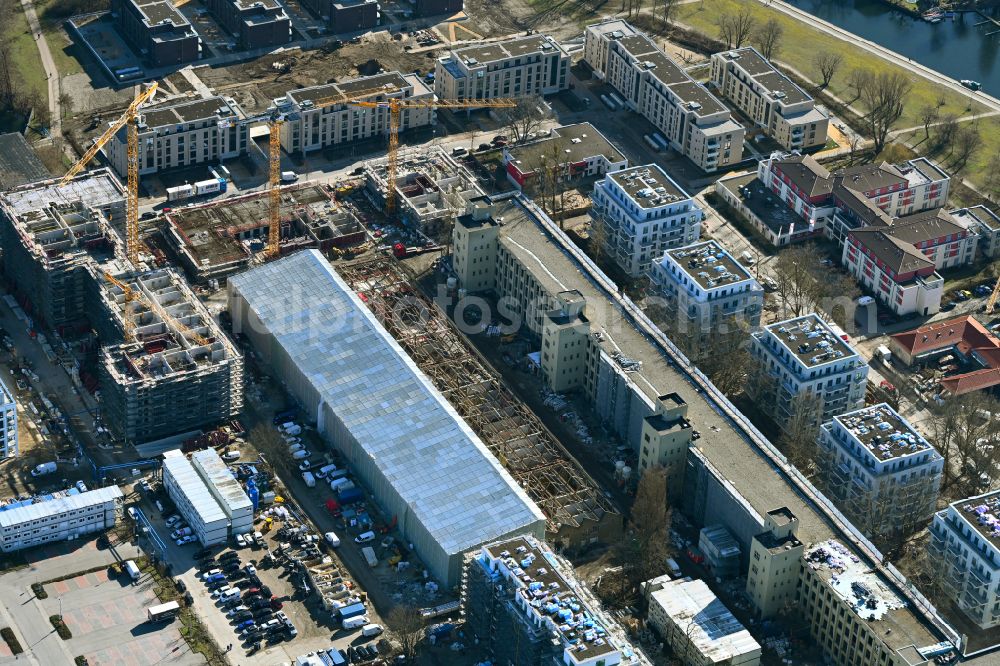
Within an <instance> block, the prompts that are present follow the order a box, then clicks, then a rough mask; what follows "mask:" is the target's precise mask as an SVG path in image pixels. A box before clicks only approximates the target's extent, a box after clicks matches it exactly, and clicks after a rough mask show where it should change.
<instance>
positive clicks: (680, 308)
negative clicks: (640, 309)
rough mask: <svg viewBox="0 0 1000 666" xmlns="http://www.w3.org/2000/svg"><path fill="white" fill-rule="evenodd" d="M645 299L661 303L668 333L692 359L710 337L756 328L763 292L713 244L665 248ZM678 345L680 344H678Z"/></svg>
mask: <svg viewBox="0 0 1000 666" xmlns="http://www.w3.org/2000/svg"><path fill="white" fill-rule="evenodd" d="M649 279H650V288H649V291H650V294H649V296H650V298H659V299H661V304H662V306H663V308H664V315H665V317H666V319H667V330H668V331H671V332H673V331H674V330H676V333H677V335H678V337H679V338H680V339H681V340H686V341H689V344H686V345H681V346H682V347H685V346H687V347H688V348H689V351H690V352H691V353H692V354H693V355H695V356H697V355H698V354H699V352H702V351H709V349H706V347H709V346H710V345H711V341H712V339H713V337H715V336H716V335H722V334H727V333H734V332H738V331H751V330H755V329H756V328H757V327H758V326H760V316H761V313H762V312H763V309H764V289H763V287H761V286H760V283H758V282H757V280H755V279H754V278H753V276H751V275H750V272H749V271H747V269H746V268H744V267H743V266H741V265H740V263H739V262H738V261H736V260H735V259H734V258H733V257H732V255H731V254H729V253H728V252H727V251H726V250H725V249H723V248H722V246H721V245H719V244H718V243H717V242H715V241H714V240H710V241H705V242H703V243H695V244H694V245H688V246H685V247H681V248H677V249H674V250H667V251H666V252H664V253H663V257H662V258H661V259H660V260H659V261H654V262H653V264H652V267H651V268H650V271H649ZM678 344H680V342H678Z"/></svg>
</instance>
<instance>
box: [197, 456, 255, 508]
mask: <svg viewBox="0 0 1000 666" xmlns="http://www.w3.org/2000/svg"><path fill="white" fill-rule="evenodd" d="M191 462H192V464H194V463H197V465H199V466H200V467H201V469H202V471H203V472H204V473H205V475H206V476H207V477H208V478H207V479H206V480H207V481H208V482H209V483H210V484H212V485H213V486H215V489H216V491H218V493H219V494H218V497H221V498H222V502H223V503H224V504H223V506H222V510H223V511H225V512H226V514H227V515H229V516H232V515H234V514H239V513H252V511H253V502H251V501H250V497H248V496H247V494H246V492H245V491H244V490H243V486H242V485H241V484H240V482H239V481H237V480H236V477H235V476H233V473H232V472H231V471H230V469H229V466H228V465H226V463H225V462H224V461H223V460H222V458H220V457H219V454H218V453H216V452H215V449H205V450H203V451H195V452H194V453H192V454H191Z"/></svg>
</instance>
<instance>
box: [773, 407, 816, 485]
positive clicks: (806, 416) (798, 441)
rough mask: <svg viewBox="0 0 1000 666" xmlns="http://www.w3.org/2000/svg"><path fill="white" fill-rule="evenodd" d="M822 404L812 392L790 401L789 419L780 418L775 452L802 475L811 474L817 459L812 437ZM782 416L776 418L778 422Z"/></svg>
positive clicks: (814, 434) (814, 438) (814, 440)
mask: <svg viewBox="0 0 1000 666" xmlns="http://www.w3.org/2000/svg"><path fill="white" fill-rule="evenodd" d="M822 408H823V404H822V402H821V400H820V399H819V397H818V396H816V395H815V394H814V393H811V392H806V393H800V394H798V395H797V396H795V397H794V398H793V399H792V401H791V407H790V416H789V417H788V418H787V419H784V423H783V428H782V431H781V436H779V437H778V440H777V442H776V443H775V444H776V445H777V447H778V449H780V450H781V452H782V453H784V454H785V456H786V457H787V458H788V460H789V462H791V463H792V464H793V465H795V467H796V469H798V470H799V471H800V472H802V473H803V474H811V473H812V471H813V469H814V467H815V465H816V457H817V444H816V435H817V433H818V432H819V425H820V424H819V421H820V416H821V413H822ZM781 417H782V415H778V418H779V419H781Z"/></svg>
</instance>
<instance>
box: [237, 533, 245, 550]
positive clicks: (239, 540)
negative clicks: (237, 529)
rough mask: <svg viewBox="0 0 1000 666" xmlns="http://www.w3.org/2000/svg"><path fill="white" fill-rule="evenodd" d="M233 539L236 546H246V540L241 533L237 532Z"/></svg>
mask: <svg viewBox="0 0 1000 666" xmlns="http://www.w3.org/2000/svg"><path fill="white" fill-rule="evenodd" d="M235 539H236V547H237V548H246V547H247V540H246V539H245V538H244V537H243V535H242V534H237V535H236V537H235Z"/></svg>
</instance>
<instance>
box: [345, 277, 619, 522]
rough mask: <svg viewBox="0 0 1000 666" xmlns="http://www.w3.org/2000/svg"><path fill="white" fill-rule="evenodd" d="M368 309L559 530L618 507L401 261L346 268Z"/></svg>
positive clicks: (611, 512) (603, 515)
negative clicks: (417, 284) (414, 282)
mask: <svg viewBox="0 0 1000 666" xmlns="http://www.w3.org/2000/svg"><path fill="white" fill-rule="evenodd" d="M337 270H338V272H339V273H340V274H341V276H342V277H343V278H344V279H345V280H346V281H347V283H348V284H350V285H351V288H352V289H354V290H355V291H357V292H358V293H359V294H362V295H363V299H364V300H365V302H366V304H367V305H368V307H369V308H370V309H371V310H372V312H373V313H374V314H375V316H376V317H377V318H378V320H379V321H380V322H381V323H382V325H383V326H385V327H386V329H387V330H388V331H389V332H390V333H391V334H392V336H393V337H394V338H395V339H396V340H397V341H398V342H399V344H400V345H401V346H402V347H403V349H405V350H406V352H407V353H408V354H409V355H410V357H411V358H413V360H414V362H416V364H417V365H418V366H419V367H420V369H421V370H422V371H423V372H424V373H426V374H427V376H428V377H430V379H431V381H432V382H433V383H434V385H435V386H436V387H437V389H438V390H439V391H441V393H442V394H444V396H445V397H446V398H447V399H448V402H449V403H450V404H451V405H452V406H453V407H454V408H455V410H456V411H457V412H458V413H459V414H460V415H461V416H462V418H464V419H465V421H466V422H467V423H468V424H469V426H470V427H471V428H472V429H473V430H474V431H475V432H476V434H477V435H479V437H480V438H481V439H482V440H483V443H484V444H486V446H487V447H488V448H489V449H490V451H491V452H492V453H493V455H495V456H496V457H497V458H498V459H499V461H500V463H501V464H502V465H503V466H504V467H505V468H506V469H507V471H508V472H509V473H510V474H511V476H512V477H513V478H514V479H515V480H516V481H517V482H518V484H519V485H520V486H521V487H522V488H524V490H525V492H527V493H528V496H529V497H531V499H532V500H534V501H535V502H536V503H537V504H538V506H539V507H540V508H541V509H542V511H543V512H544V513H545V516H546V520H547V529H548V531H549V532H550V533H553V534H556V533H559V532H560V530H561V529H562V528H563V527H569V528H570V530H577V529H580V528H584V529H585V528H586V527H589V526H590V525H588V521H592V523H591V525H593V524H600V523H601V522H602V521H604V520H605V519H606V517H609V516H617V515H618V512H617V511H616V509H615V508H614V507H613V506H612V505H611V503H610V502H609V501H608V500H607V498H605V497H604V495H603V494H602V492H601V490H600V488H598V486H597V484H596V483H595V482H594V481H593V480H592V479H591V478H590V477H589V476H588V475H587V473H586V472H585V471H584V470H583V469H582V468H581V467H580V466H579V464H578V463H577V462H576V461H575V460H573V459H572V458H571V457H570V455H569V453H568V452H567V451H566V450H565V449H564V448H563V447H562V446H561V445H560V444H559V443H558V442H557V441H556V440H555V439H554V438H553V437H552V435H551V434H549V432H548V431H547V430H546V429H545V427H544V425H543V424H542V422H541V421H540V420H539V418H538V417H537V416H536V415H535V414H534V413H533V412H532V411H531V410H530V409H528V407H527V406H526V405H525V404H524V403H523V402H521V401H520V400H519V399H518V398H517V397H516V396H515V395H514V394H513V393H511V391H510V390H509V389H507V388H506V387H505V386H504V385H503V383H502V382H501V380H500V379H499V378H498V377H497V376H496V375H495V373H494V372H493V371H492V370H491V369H490V368H489V367H488V366H487V365H486V364H485V363H484V362H483V361H482V360H480V359H479V358H478V357H477V356H476V355H475V354H474V352H473V351H472V349H470V347H469V346H468V345H467V344H466V343H465V342H464V341H463V340H462V339H461V337H459V335H458V333H457V332H456V331H455V330H454V329H453V328H452V326H451V324H450V322H448V321H447V318H446V317H445V315H444V314H442V313H441V311H440V310H438V309H437V308H436V306H435V305H434V304H433V303H431V301H430V300H429V299H428V298H426V297H425V296H424V295H423V294H422V293H419V292H418V291H417V290H416V289H415V288H414V287H412V286H411V281H410V278H409V276H408V275H407V274H406V272H405V271H404V269H403V268H402V266H401V265H400V264H399V263H398V262H397V261H396V260H395V259H389V258H379V259H375V260H373V261H370V262H364V263H358V264H353V265H350V266H338V267H337Z"/></svg>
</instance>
